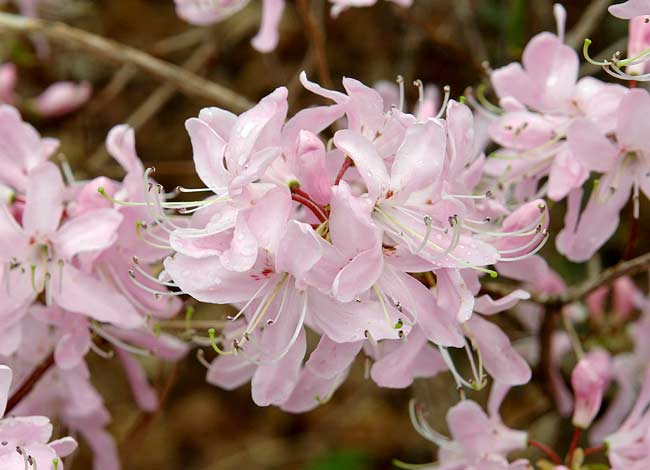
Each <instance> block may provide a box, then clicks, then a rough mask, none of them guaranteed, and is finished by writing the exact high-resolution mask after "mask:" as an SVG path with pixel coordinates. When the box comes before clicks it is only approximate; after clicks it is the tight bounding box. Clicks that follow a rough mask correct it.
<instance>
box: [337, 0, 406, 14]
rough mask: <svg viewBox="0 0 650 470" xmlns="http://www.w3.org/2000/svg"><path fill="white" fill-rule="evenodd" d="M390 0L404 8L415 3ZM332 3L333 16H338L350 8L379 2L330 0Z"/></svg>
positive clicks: (404, 0) (370, 0) (373, 0)
mask: <svg viewBox="0 0 650 470" xmlns="http://www.w3.org/2000/svg"><path fill="white" fill-rule="evenodd" d="M390 1H391V2H393V3H395V4H397V5H399V6H401V7H404V8H408V7H410V6H411V5H412V4H413V0H390ZM330 3H332V16H334V17H337V16H338V15H339V14H341V12H343V11H345V10H347V9H348V8H358V7H370V6H372V5H374V4H375V3H377V0H330Z"/></svg>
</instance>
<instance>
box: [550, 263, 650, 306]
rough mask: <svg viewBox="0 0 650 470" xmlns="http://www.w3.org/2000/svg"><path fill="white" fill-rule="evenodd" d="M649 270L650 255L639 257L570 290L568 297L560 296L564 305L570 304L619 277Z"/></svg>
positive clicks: (605, 271)
mask: <svg viewBox="0 0 650 470" xmlns="http://www.w3.org/2000/svg"><path fill="white" fill-rule="evenodd" d="M647 269H650V253H646V254H645V255H641V256H637V257H636V258H634V259H631V260H629V261H623V262H622V263H618V264H617V265H616V266H612V267H611V268H608V269H606V270H604V271H603V272H602V273H600V275H599V276H598V277H597V278H595V279H592V280H589V281H586V282H585V283H583V284H581V285H580V286H577V287H574V288H572V289H569V292H568V293H567V294H566V295H563V296H560V298H561V300H562V303H564V304H569V303H571V302H575V301H577V300H580V299H582V298H583V297H585V296H586V295H588V294H590V293H591V292H593V291H595V290H596V289H598V288H599V287H601V286H604V285H607V284H609V283H610V282H612V281H615V280H616V279H618V278H619V277H623V276H633V275H635V274H638V273H640V272H643V271H645V270H647Z"/></svg>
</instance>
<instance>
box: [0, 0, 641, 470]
mask: <svg viewBox="0 0 650 470" xmlns="http://www.w3.org/2000/svg"><path fill="white" fill-rule="evenodd" d="M414 3H415V5H414V6H413V7H412V8H411V9H409V10H404V9H402V8H399V7H397V6H395V5H394V4H392V3H389V2H385V1H383V0H379V2H378V3H377V5H375V6H374V7H372V8H361V9H352V10H349V11H346V12H344V13H343V14H341V15H340V17H339V18H337V19H336V20H334V19H331V18H330V17H329V15H328V13H327V10H328V8H329V6H328V5H327V2H326V1H325V0H313V1H311V2H310V8H311V13H312V14H313V16H314V18H316V22H317V24H318V26H319V27H320V28H321V29H322V31H323V32H324V36H325V51H326V58H327V63H328V66H329V73H330V75H331V78H332V80H333V82H334V84H335V86H337V87H340V86H339V84H340V79H341V77H342V76H350V77H354V78H357V79H360V80H362V81H363V82H365V83H366V84H373V83H375V82H377V81H379V80H394V78H395V77H396V76H397V75H398V74H401V75H403V76H404V77H405V80H406V83H411V82H412V81H413V80H414V79H421V80H422V81H423V82H425V83H432V84H436V85H438V86H443V85H450V86H451V89H452V96H454V97H458V96H460V95H461V94H462V93H463V91H464V89H465V87H467V86H475V85H477V84H480V83H485V82H486V75H485V65H484V62H485V61H487V62H489V64H490V66H492V67H497V66H500V65H504V64H506V63H508V62H510V61H512V60H518V59H519V57H520V55H521V52H522V50H523V47H524V46H525V44H526V42H527V40H528V39H529V38H530V37H531V36H532V35H534V34H535V33H537V32H540V31H543V30H551V31H555V21H554V18H553V15H552V2H551V1H550V0H534V1H533V0H531V1H526V0H415V2H414ZM609 3H610V2H608V1H602V0H600V1H599V0H596V1H589V0H568V1H567V2H565V7H566V8H567V12H568V30H569V31H570V34H569V40H570V41H573V43H574V45H576V46H578V47H581V44H582V39H583V38H584V37H585V35H589V36H590V37H592V38H593V39H594V48H595V50H596V51H599V50H612V51H613V50H616V49H622V50H624V49H625V40H624V37H625V35H626V24H625V22H623V21H618V20H616V19H614V18H611V17H609V16H608V15H607V14H606V6H607V5H608V4H609ZM0 8H3V7H0ZM4 8H5V10H6V11H12V9H11V6H10V5H5V6H4ZM39 14H40V16H41V17H43V18H46V19H51V20H60V21H64V22H66V23H68V24H70V25H74V26H76V27H78V28H81V29H84V30H88V31H92V32H94V33H96V34H100V35H103V36H106V37H109V38H112V39H115V40H117V41H119V42H121V43H124V44H128V45H131V46H134V47H137V48H141V49H143V50H145V51H147V52H148V53H150V54H153V55H155V56H158V57H160V58H163V59H165V60H168V61H170V62H173V63H176V64H179V65H181V66H184V67H186V68H188V69H190V70H192V71H194V72H196V73H197V74H199V75H201V76H203V77H205V78H208V79H211V80H215V81H217V82H218V83H220V84H223V85H225V86H227V87H229V88H231V89H233V90H235V91H237V92H238V93H240V94H242V95H244V96H246V97H248V98H249V99H250V100H253V101H255V100H257V99H259V98H260V97H262V96H264V95H265V94H267V93H268V92H270V91H271V90H273V89H274V88H275V87H277V86H281V85H286V86H288V88H289V90H290V105H291V109H290V113H291V112H292V111H291V110H296V109H298V108H299V107H301V106H305V105H309V104H312V103H317V102H319V101H318V98H317V97H314V96H313V95H310V94H309V93H308V92H306V91H305V90H303V89H302V87H301V86H300V83H299V81H298V74H299V72H300V71H301V70H306V71H307V72H308V74H309V76H310V78H312V79H314V80H318V81H321V78H322V77H319V74H318V71H317V66H316V61H315V58H314V55H313V49H312V48H311V47H310V43H309V40H308V37H307V35H306V33H305V26H304V23H303V20H302V17H301V14H300V11H299V9H298V8H297V6H296V4H295V3H294V2H292V1H288V5H287V9H286V11H285V15H284V18H283V21H282V25H281V39H280V44H279V46H278V48H277V50H276V51H274V52H273V53H270V54H264V55H263V54H260V53H258V52H256V51H255V50H253V49H252V48H251V46H250V44H249V41H250V38H251V37H252V36H253V35H254V34H255V32H256V30H257V27H258V25H259V15H260V4H259V1H258V0H251V2H250V4H249V5H248V7H246V8H245V9H244V10H243V11H242V12H240V13H238V14H237V15H235V16H233V17H232V18H230V19H228V20H226V21H224V22H222V23H219V24H217V25H214V26H213V27H203V28H197V27H194V26H191V25H188V24H186V23H184V22H182V21H181V20H180V19H178V17H177V16H176V14H175V12H174V8H173V2H172V0H104V1H90V0H43V1H42V2H41V4H40V12H39ZM50 46H51V54H50V56H49V59H46V60H42V59H40V58H38V57H37V56H36V55H35V53H34V50H33V47H32V43H31V42H30V41H29V40H28V39H26V38H23V37H18V36H14V35H11V34H8V33H3V32H2V31H0V62H4V61H12V62H14V63H15V64H16V65H18V67H19V73H20V80H19V93H20V94H22V95H24V96H32V95H35V94H37V92H38V91H39V90H41V89H43V88H44V87H45V86H46V85H47V84H49V83H51V82H53V81H56V80H88V81H89V82H91V83H92V85H93V88H94V93H93V98H92V99H91V101H90V102H89V103H88V104H87V105H86V106H84V107H83V108H82V109H80V110H79V111H78V112H76V113H74V114H72V115H70V116H67V117H65V118H63V119H58V120H53V121H41V120H38V119H37V118H36V117H35V116H32V115H30V114H29V110H28V109H23V112H24V113H25V114H26V116H27V118H29V119H30V120H32V122H33V123H34V124H35V125H36V126H37V128H38V129H39V130H40V131H41V133H42V134H44V135H47V136H53V137H57V138H59V139H60V140H61V151H62V152H63V153H64V154H65V156H66V158H67V159H68V160H69V161H70V163H71V165H72V167H73V168H74V170H75V174H76V176H77V177H78V178H88V177H93V176H97V175H109V176H113V177H116V178H118V177H120V176H121V174H120V170H119V167H118V166H117V165H116V164H115V163H114V162H113V161H112V160H111V159H110V158H109V157H108V155H107V154H106V152H105V150H104V146H103V141H104V138H105V136H106V133H107V131H108V130H109V129H110V128H111V127H112V126H114V125H116V124H119V123H124V122H128V123H129V124H131V125H132V126H134V127H135V128H136V130H137V132H136V135H137V146H138V151H139V154H140V156H141V158H142V159H143V160H144V162H145V165H146V166H150V165H154V166H155V167H156V168H157V172H156V178H157V180H158V181H159V182H161V183H162V184H164V185H165V186H166V187H167V188H169V189H171V188H173V187H175V186H176V185H179V184H181V185H185V186H190V187H191V186H195V185H196V184H198V181H197V180H196V177H195V176H194V170H193V164H192V152H191V147H190V142H189V139H188V137H187V135H186V133H185V130H184V127H183V123H184V121H185V119H187V118H188V117H191V116H194V115H196V114H197V113H198V111H199V109H201V108H202V107H204V106H209V105H213V104H214V103H210V102H207V101H204V100H201V99H196V98H188V97H187V96H185V95H183V94H181V93H178V92H177V91H176V90H174V89H173V87H169V86H165V85H164V84H162V83H160V82H157V81H155V80H154V79H152V78H150V77H149V76H147V75H145V74H142V73H139V72H137V71H134V70H132V69H130V68H128V67H120V66H116V65H113V64H107V63H105V62H102V61H101V60H98V59H97V58H94V57H92V56H91V55H89V54H86V53H83V52H80V51H75V50H72V49H70V48H67V47H62V46H61V45H57V44H51V45H50ZM594 72H596V73H600V74H601V75H602V72H598V71H597V70H594V68H590V67H589V66H585V67H584V68H583V70H582V73H585V74H588V73H594ZM407 92H408V99H409V101H410V102H411V103H414V102H415V100H416V99H417V90H416V89H415V88H414V87H411V86H409V87H407ZM488 96H489V94H488ZM626 211H629V208H628V209H626ZM553 215H554V216H555V217H556V219H555V224H556V225H558V224H559V223H560V221H561V217H562V208H561V207H560V208H557V209H556V210H554V212H553ZM624 219H625V220H628V219H629V218H628V217H624ZM625 224H627V222H625V221H624V222H623V228H622V229H621V230H620V231H619V233H621V234H624V233H625V232H626V226H625ZM647 229H648V226H647V220H646V219H643V220H642V222H641V231H640V233H644V232H645V233H647ZM624 244H625V239H624V237H623V236H617V237H615V239H614V240H612V241H611V242H610V243H608V245H607V246H606V247H605V249H604V250H603V256H602V259H601V260H600V262H601V263H602V264H603V265H608V264H612V263H613V262H616V261H617V260H618V259H619V258H620V253H621V247H622V246H623V245H624ZM644 245H647V241H646V240H643V239H641V240H640V244H639V245H638V246H637V251H639V252H642V251H643V250H644V249H645V251H647V248H648V247H647V246H644ZM545 250H546V251H545V254H546V255H547V256H548V257H549V259H550V260H551V264H552V265H553V266H554V267H555V268H556V269H558V270H559V271H560V272H561V274H562V275H563V276H565V278H566V279H567V280H569V281H570V282H576V281H579V280H580V279H581V278H583V277H584V276H585V273H586V270H587V269H588V268H587V267H584V266H574V265H571V264H569V263H568V262H566V261H563V260H562V259H561V258H560V257H558V256H556V255H555V253H554V250H553V248H552V243H549V244H548V247H547V248H546V249H545ZM196 309H197V313H196V315H195V316H194V318H195V319H197V320H201V321H216V320H219V319H223V318H224V317H225V315H226V314H227V313H228V312H227V309H225V308H223V307H215V306H207V305H196ZM503 317H504V318H503V319H502V320H501V321H503V322H504V325H505V326H506V327H507V328H508V331H509V333H510V334H511V337H512V338H513V339H515V340H520V339H525V335H526V334H525V333H524V331H523V329H522V327H521V325H520V324H518V323H517V322H515V321H514V320H512V319H511V318H509V317H507V316H503ZM170 331H171V330H170ZM177 333H178V334H179V335H182V334H183V329H182V327H179V329H178V330H177ZM621 347H623V348H624V347H625V346H624V345H623V346H621ZM206 357H208V358H209V357H210V352H209V351H206ZM89 360H90V367H91V370H92V371H93V381H94V383H95V384H96V386H97V387H98V388H99V390H100V391H101V392H102V394H103V396H104V397H105V400H106V403H107V406H108V407H109V409H110V410H111V412H112V414H113V423H112V425H111V430H112V432H114V435H115V436H116V439H117V441H118V443H119V448H120V452H121V454H122V456H123V461H124V469H125V470H150V469H161V470H162V469H165V470H167V469H179V470H228V469H233V470H234V469H238V470H239V469H247V470H256V469H306V470H334V469H336V470H363V469H388V468H393V465H392V462H391V461H392V459H393V458H399V459H401V460H404V461H407V462H427V461H431V460H433V459H434V456H435V453H434V449H433V447H432V446H431V445H430V444H429V443H427V442H426V441H425V440H424V439H423V438H421V437H420V436H419V435H418V434H417V433H416V432H415V431H414V429H413V428H412V426H411V423H410V421H409V417H408V408H407V405H408V401H409V399H410V398H411V397H413V396H416V397H417V398H418V400H419V401H420V402H423V403H424V404H425V405H426V406H427V407H428V408H429V409H430V418H431V422H432V423H433V424H434V425H435V426H436V428H437V429H439V430H440V431H441V432H445V430H446V428H445V423H444V415H445V412H446V410H447V408H448V407H449V406H450V405H452V404H453V403H455V402H456V401H457V400H458V394H457V392H456V391H455V390H454V387H453V384H452V383H451V381H450V380H449V378H448V377H447V376H445V375H443V376H440V377H437V378H435V379H432V380H427V381H419V382H417V383H416V384H415V386H414V387H413V389H411V390H404V391H395V390H381V389H379V388H377V387H376V386H375V385H374V384H373V383H372V382H371V381H369V380H366V379H365V378H364V368H365V364H364V362H363V360H359V361H358V362H357V363H356V365H355V367H354V369H353V370H352V372H351V374H350V378H349V379H348V381H347V382H346V383H345V384H344V386H343V387H342V388H341V389H340V390H339V391H338V392H337V393H336V394H335V395H334V397H333V398H332V399H331V400H330V401H329V402H328V403H326V404H324V405H323V406H321V407H320V408H318V409H317V410H315V411H313V412H310V413H305V414H303V415H291V414H286V413H283V412H281V411H279V410H277V409H273V408H258V407H256V406H255V405H254V404H253V403H252V401H251V398H250V389H249V387H247V386H245V387H242V388H241V389H239V390H237V391H234V392H226V391H222V390H219V389H217V388H214V387H212V386H210V385H208V384H206V383H205V380H204V376H205V368H204V367H203V366H202V365H201V364H200V363H199V362H198V361H197V360H196V358H195V357H194V355H190V357H189V358H187V360H185V361H184V362H182V363H179V364H161V363H158V362H154V361H152V362H151V363H147V364H146V365H147V369H148V372H149V375H150V378H151V380H152V382H153V383H154V384H155V385H156V387H157V388H158V390H159V391H160V393H161V396H162V397H163V398H162V401H163V407H162V408H161V410H160V411H159V412H157V413H154V414H146V413H142V412H140V411H139V410H138V409H137V407H136V406H135V405H134V403H133V400H132V398H131V396H130V392H129V389H128V386H127V383H126V379H125V377H124V376H123V372H122V370H121V368H120V366H119V364H116V363H115V361H111V360H106V359H102V358H100V357H98V356H94V355H93V353H91V354H90V356H89ZM567 370H570V365H567ZM484 395H485V393H484V392H481V393H478V394H473V395H472V397H473V398H475V399H478V400H479V401H480V400H484V399H485V396H484ZM504 416H505V421H506V423H507V424H509V425H511V426H527V427H529V428H530V429H531V430H532V434H533V436H537V437H538V438H540V440H543V441H545V442H548V443H558V449H562V448H563V447H564V446H566V445H567V441H568V436H565V435H563V434H561V432H560V431H559V430H558V429H559V428H560V427H559V426H558V424H559V418H557V417H556V416H555V415H554V414H553V413H552V403H551V402H550V401H549V399H548V397H547V396H546V395H545V394H544V392H543V391H542V390H541V389H540V388H539V387H538V386H537V385H535V384H532V385H529V386H526V387H522V388H519V389H517V390H515V391H513V392H512V394H511V396H510V399H509V401H508V403H507V404H506V406H505V408H504ZM567 429H568V428H567ZM529 456H530V457H532V458H535V457H539V455H536V454H530V455H529ZM90 461H91V455H90V452H89V450H88V449H87V448H86V447H85V446H83V445H82V448H81V451H80V452H78V453H77V455H76V457H75V458H74V459H73V461H72V465H71V468H72V469H73V470H85V469H89V468H91V463H90Z"/></svg>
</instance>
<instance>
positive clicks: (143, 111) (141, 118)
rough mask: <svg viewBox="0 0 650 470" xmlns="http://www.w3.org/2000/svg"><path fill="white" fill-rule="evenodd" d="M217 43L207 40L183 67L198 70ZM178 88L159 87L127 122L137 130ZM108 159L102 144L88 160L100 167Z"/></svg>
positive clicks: (210, 55)
mask: <svg viewBox="0 0 650 470" xmlns="http://www.w3.org/2000/svg"><path fill="white" fill-rule="evenodd" d="M216 50H217V45H216V43H215V42H214V41H207V42H205V43H204V44H203V45H202V46H201V47H199V48H198V49H196V50H195V51H194V53H193V54H192V55H191V56H190V57H189V58H188V59H187V61H186V62H185V63H184V64H183V69H184V70H188V71H191V72H197V71H198V70H199V69H200V68H201V67H203V66H204V65H205V63H206V62H207V61H208V60H209V59H210V58H211V57H212V56H213V55H214V53H215V51H216ZM175 91H176V88H175V87H174V86H173V85H170V84H168V83H166V84H164V85H161V86H160V87H159V88H157V89H156V90H155V91H154V92H153V93H152V94H151V95H150V96H149V97H148V98H147V99H146V100H145V101H144V102H143V103H142V104H141V105H140V106H139V107H138V108H137V109H136V110H135V111H134V112H133V113H131V115H130V116H129V117H128V118H127V120H126V123H127V124H128V125H130V126H131V127H132V128H133V129H135V130H136V131H137V130H138V129H140V128H141V127H142V126H143V125H144V124H145V123H146V122H147V121H149V119H151V118H152V117H153V116H154V115H155V114H156V113H157V112H158V111H160V109H161V108H162V107H163V106H165V104H167V102H168V101H169V100H170V99H171V98H172V97H173V96H174V93H175ZM107 160H108V152H107V151H106V147H105V146H104V145H102V146H100V147H99V148H98V149H97V150H96V151H95V152H94V153H93V155H92V156H91V157H90V159H89V160H88V166H89V167H90V168H99V167H100V166H102V165H103V164H104V163H106V161H107Z"/></svg>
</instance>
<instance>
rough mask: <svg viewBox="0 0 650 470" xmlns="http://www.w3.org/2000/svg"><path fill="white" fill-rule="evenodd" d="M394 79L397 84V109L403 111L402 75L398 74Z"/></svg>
mask: <svg viewBox="0 0 650 470" xmlns="http://www.w3.org/2000/svg"><path fill="white" fill-rule="evenodd" d="M395 81H396V82H397V85H398V86H399V110H400V111H402V112H404V94H405V93H404V77H402V76H401V75H398V76H397V78H396V79H395Z"/></svg>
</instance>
